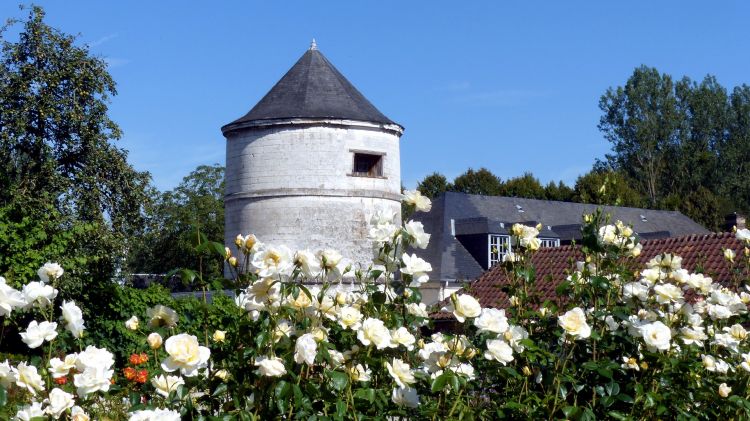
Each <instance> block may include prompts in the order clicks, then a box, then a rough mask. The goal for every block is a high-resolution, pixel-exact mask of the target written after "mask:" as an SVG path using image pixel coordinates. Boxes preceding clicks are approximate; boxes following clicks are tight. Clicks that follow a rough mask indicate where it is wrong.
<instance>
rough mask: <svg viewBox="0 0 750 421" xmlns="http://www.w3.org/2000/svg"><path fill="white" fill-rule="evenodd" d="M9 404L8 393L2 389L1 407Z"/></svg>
mask: <svg viewBox="0 0 750 421" xmlns="http://www.w3.org/2000/svg"><path fill="white" fill-rule="evenodd" d="M6 403H8V391H7V390H5V389H3V388H2V387H0V407H3V406H5V404H6Z"/></svg>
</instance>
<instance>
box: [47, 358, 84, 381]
mask: <svg viewBox="0 0 750 421" xmlns="http://www.w3.org/2000/svg"><path fill="white" fill-rule="evenodd" d="M76 361H78V355H76V354H70V355H66V356H65V360H64V361H63V360H61V359H59V358H52V359H51V360H49V367H50V368H48V369H47V371H49V372H50V374H51V375H52V378H53V379H59V378H61V377H65V376H67V375H68V373H70V369H71V368H74V367H75V366H76Z"/></svg>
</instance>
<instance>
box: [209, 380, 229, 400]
mask: <svg viewBox="0 0 750 421" xmlns="http://www.w3.org/2000/svg"><path fill="white" fill-rule="evenodd" d="M226 392H227V384H226V383H221V384H220V385H218V386H216V389H214V393H212V394H211V396H213V397H216V396H219V395H223V394H224V393H226Z"/></svg>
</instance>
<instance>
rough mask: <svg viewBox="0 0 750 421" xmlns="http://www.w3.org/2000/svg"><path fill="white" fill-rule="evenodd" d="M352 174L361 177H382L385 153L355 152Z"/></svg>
mask: <svg viewBox="0 0 750 421" xmlns="http://www.w3.org/2000/svg"><path fill="white" fill-rule="evenodd" d="M352 175H355V176H359V177H382V176H383V155H374V154H367V153H355V154H354V168H353V170H352Z"/></svg>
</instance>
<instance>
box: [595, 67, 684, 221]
mask: <svg viewBox="0 0 750 421" xmlns="http://www.w3.org/2000/svg"><path fill="white" fill-rule="evenodd" d="M599 108H600V109H601V110H602V112H603V115H602V117H601V119H600V121H599V129H600V130H601V131H602V132H603V133H604V137H605V138H606V139H607V140H608V141H609V142H610V143H612V154H611V155H607V160H608V162H609V164H610V165H611V166H612V168H614V169H615V170H618V171H622V172H623V173H624V174H625V175H626V176H627V177H628V178H629V179H631V180H633V182H634V183H635V184H636V188H637V189H638V190H639V191H643V192H645V194H646V197H647V198H648V201H649V205H650V206H652V207H655V206H657V204H658V202H659V200H660V199H661V198H662V197H663V195H664V193H665V191H667V190H668V189H665V186H664V182H665V180H669V178H670V176H671V175H670V174H668V171H667V165H668V163H669V160H668V159H667V157H668V156H669V155H670V152H671V150H672V148H673V146H674V145H675V143H676V142H677V137H678V134H679V129H680V128H681V125H682V124H683V122H684V118H683V116H682V115H681V112H680V109H679V107H678V104H677V98H676V96H675V92H674V84H673V83H672V78H671V77H670V76H669V75H667V74H660V73H659V72H658V71H657V70H656V69H654V68H649V67H646V66H641V67H638V68H636V69H635V71H634V72H633V74H632V75H631V76H630V78H629V79H628V81H627V83H626V84H625V86H624V87H617V88H616V89H612V88H609V89H608V90H607V92H606V93H605V94H604V95H602V97H601V100H600V101H599Z"/></svg>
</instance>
